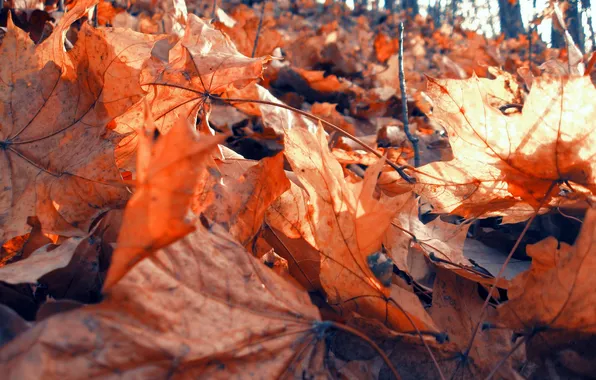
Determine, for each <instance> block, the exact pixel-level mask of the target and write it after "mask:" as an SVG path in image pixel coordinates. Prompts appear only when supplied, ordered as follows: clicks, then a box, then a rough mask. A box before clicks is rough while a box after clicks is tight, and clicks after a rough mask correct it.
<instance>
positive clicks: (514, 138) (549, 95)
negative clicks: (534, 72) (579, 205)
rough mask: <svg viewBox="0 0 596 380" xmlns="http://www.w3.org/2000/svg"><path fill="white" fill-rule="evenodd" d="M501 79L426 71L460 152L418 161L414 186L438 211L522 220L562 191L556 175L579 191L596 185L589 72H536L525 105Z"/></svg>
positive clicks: (595, 111)
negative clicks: (577, 74) (513, 101)
mask: <svg viewBox="0 0 596 380" xmlns="http://www.w3.org/2000/svg"><path fill="white" fill-rule="evenodd" d="M503 84H504V83H503V82H502V81H499V80H496V81H491V80H487V79H479V78H477V77H472V78H470V79H467V80H438V79H432V78H429V81H428V95H429V96H430V98H431V99H432V100H433V102H434V109H433V117H434V118H435V119H436V120H437V121H439V122H440V123H441V124H442V125H443V126H444V127H445V128H446V129H447V132H448V134H449V142H450V144H451V147H452V149H453V154H454V156H455V158H454V160H452V161H449V162H438V163H431V164H428V165H425V166H423V167H421V168H418V169H417V170H418V171H419V173H418V174H417V178H418V182H419V185H418V186H417V189H418V191H419V192H420V193H421V194H423V195H425V196H426V197H427V198H428V199H429V201H430V202H431V203H432V204H433V206H435V211H436V212H452V213H454V214H459V215H462V216H464V217H480V216H483V217H484V216H491V215H492V216H494V215H501V216H504V217H505V221H508V222H514V221H521V220H524V219H527V218H528V217H529V216H530V215H532V213H533V212H534V210H535V208H537V207H538V206H539V204H540V203H545V204H548V203H549V202H556V201H559V200H560V199H561V198H558V199H557V196H556V195H557V192H556V191H555V192H553V191H551V190H550V189H552V187H551V186H554V185H553V184H554V183H561V182H567V183H569V184H570V185H569V186H570V188H571V189H574V190H576V191H577V192H579V193H581V192H584V193H585V192H588V193H589V192H590V191H594V190H595V189H596V187H595V185H594V169H595V166H596V161H595V160H594V154H595V152H594V147H595V146H596V134H595V133H593V120H594V118H596V106H595V105H594V104H593V102H592V101H591V99H594V98H595V97H596V89H595V88H594V86H593V85H592V83H591V82H590V79H589V78H586V77H570V78H552V77H548V76H543V77H541V78H538V79H536V81H535V82H534V84H533V86H532V90H531V92H530V94H529V96H528V98H527V100H526V102H525V104H524V105H523V110H522V111H521V113H519V112H514V110H515V109H516V107H517V106H516V105H513V106H511V105H510V104H509V103H510V102H511V99H513V97H514V96H513V94H511V93H509V92H508V90H507V88H504V87H503ZM504 107H505V108H507V109H508V110H505V108H504ZM511 107H513V111H512V109H511ZM553 198H554V199H553Z"/></svg>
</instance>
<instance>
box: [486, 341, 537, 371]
mask: <svg viewBox="0 0 596 380" xmlns="http://www.w3.org/2000/svg"><path fill="white" fill-rule="evenodd" d="M527 340H528V337H525V338H524V339H520V340H519V342H517V343H516V344H515V346H513V347H512V348H511V350H509V352H508V353H507V355H505V356H504V357H503V358H502V359H501V360H499V362H498V363H497V365H496V366H495V368H493V369H492V371H490V373H489V374H488V376H487V377H486V380H490V379H492V378H493V376H494V375H495V373H497V370H498V369H499V368H500V367H501V366H502V365H503V363H505V361H507V359H509V357H511V355H513V353H514V352H515V351H517V349H518V348H520V347H521V345H522V344H524V343H526V341H527Z"/></svg>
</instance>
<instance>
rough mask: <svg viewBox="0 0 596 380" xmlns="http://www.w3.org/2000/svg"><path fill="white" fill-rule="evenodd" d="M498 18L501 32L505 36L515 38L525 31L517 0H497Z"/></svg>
mask: <svg viewBox="0 0 596 380" xmlns="http://www.w3.org/2000/svg"><path fill="white" fill-rule="evenodd" d="M499 20H500V21H501V33H504V34H505V38H516V37H517V36H519V35H520V34H523V33H525V31H524V24H523V22H522V17H521V7H520V6H519V1H516V2H515V4H511V2H509V0H499Z"/></svg>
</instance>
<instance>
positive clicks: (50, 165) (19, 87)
mask: <svg viewBox="0 0 596 380" xmlns="http://www.w3.org/2000/svg"><path fill="white" fill-rule="evenodd" d="M94 3H95V1H79V2H78V3H77V4H76V5H75V6H74V8H73V9H72V10H71V11H69V12H68V13H66V15H65V16H64V17H63V18H62V19H61V21H60V22H59V24H58V25H57V26H56V30H55V31H54V33H53V34H52V35H51V36H50V37H49V38H48V39H47V40H45V41H44V42H42V43H41V44H40V45H37V46H35V45H34V44H33V42H32V41H31V40H30V39H29V37H28V36H27V35H26V33H24V32H23V31H21V30H19V29H17V28H15V27H14V25H13V24H12V22H10V21H9V26H8V32H7V33H6V35H5V36H4V40H3V42H2V45H1V46H0V56H2V57H12V58H11V59H7V60H6V62H5V63H4V64H3V65H2V66H1V67H0V77H2V78H3V79H2V81H0V83H1V84H0V94H1V95H0V102H1V103H2V104H3V107H2V108H1V110H0V125H1V127H0V144H1V146H2V150H3V152H4V154H3V155H2V158H0V173H1V174H0V178H1V179H0V181H1V185H0V188H1V189H2V190H1V192H0V215H1V216H0V225H2V229H1V230H0V240H2V241H4V240H5V239H10V238H11V237H13V236H16V235H22V234H24V233H26V232H27V231H28V230H29V227H28V226H27V224H26V220H27V217H29V216H33V215H36V216H38V217H39V219H40V221H41V224H42V227H43V231H44V232H52V233H58V234H61V235H66V236H72V235H84V234H85V232H87V231H88V229H89V224H90V223H91V221H92V220H93V219H94V218H95V217H96V216H97V215H99V214H100V213H101V212H103V211H105V210H106V209H108V208H110V207H112V206H114V205H116V204H119V203H122V202H123V201H124V200H126V198H127V196H128V195H127V192H126V190H125V189H124V188H123V187H120V186H118V184H117V183H118V182H119V181H120V179H121V177H120V173H119V172H118V169H117V168H116V166H115V163H114V157H113V146H114V143H115V142H117V140H118V136H117V135H116V134H114V133H112V132H111V131H109V130H106V124H107V123H108V122H109V121H111V120H112V119H113V118H115V117H116V116H118V115H119V114H121V113H123V112H124V111H125V110H126V109H127V108H129V107H130V106H132V105H133V104H134V103H135V102H137V101H138V100H139V99H140V97H141V96H142V95H143V91H142V89H141V87H140V85H139V83H138V75H139V69H140V65H141V64H142V62H143V61H144V59H145V58H147V57H148V55H149V52H150V48H151V46H152V44H153V42H154V41H155V38H153V37H150V36H145V35H141V34H137V33H134V32H130V31H123V30H105V29H94V28H91V27H89V26H87V24H86V23H85V24H83V26H82V28H81V31H80V32H79V35H78V39H77V43H76V44H75V46H74V47H73V48H72V50H70V51H68V52H66V51H65V49H64V34H65V32H66V31H67V30H68V28H69V27H70V25H71V24H72V23H73V22H74V21H76V20H77V19H78V18H80V17H81V16H82V15H83V14H85V12H86V10H87V8H88V7H91V6H93V4H94Z"/></svg>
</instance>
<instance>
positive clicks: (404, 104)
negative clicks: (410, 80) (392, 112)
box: [398, 22, 420, 167]
mask: <svg viewBox="0 0 596 380" xmlns="http://www.w3.org/2000/svg"><path fill="white" fill-rule="evenodd" d="M398 58H399V89H400V90H401V109H402V114H403V115H402V117H403V122H404V131H405V132H406V136H407V137H408V140H410V143H411V144H412V148H414V166H415V167H418V166H420V150H419V148H418V137H415V136H413V135H412V133H411V132H410V123H409V122H408V97H407V95H406V76H405V74H404V23H403V22H400V23H399V55H398Z"/></svg>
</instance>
